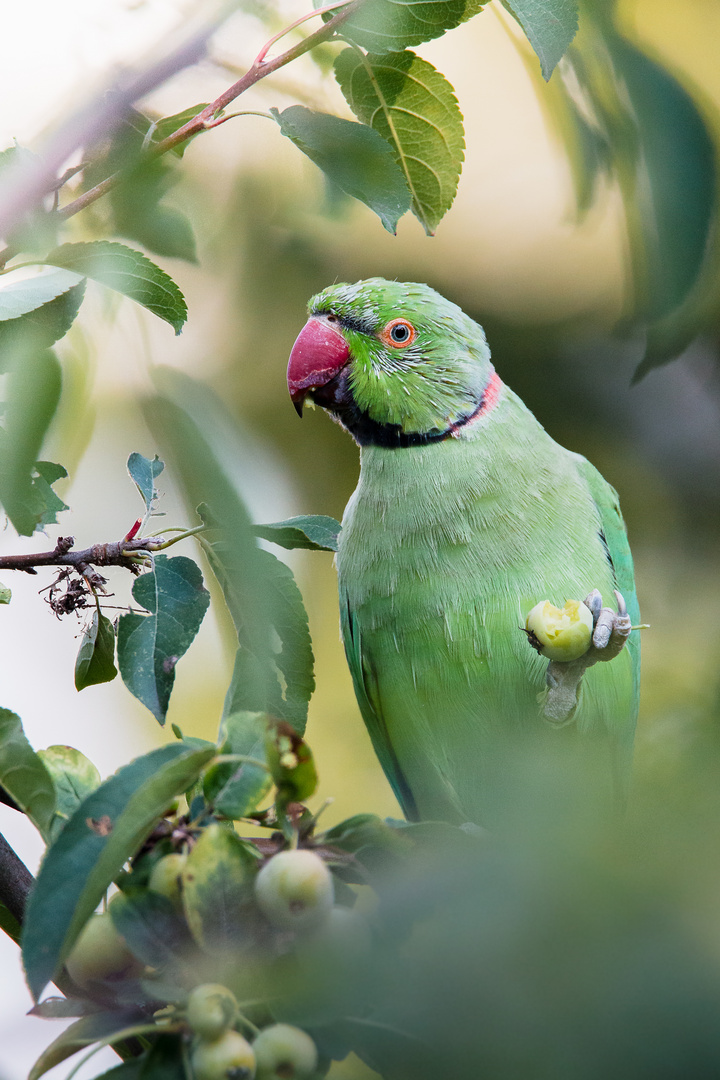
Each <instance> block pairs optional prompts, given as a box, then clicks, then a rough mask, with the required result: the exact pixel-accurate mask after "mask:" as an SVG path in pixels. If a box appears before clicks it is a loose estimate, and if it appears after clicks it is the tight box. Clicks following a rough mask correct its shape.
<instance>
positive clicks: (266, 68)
mask: <svg viewBox="0 0 720 1080" xmlns="http://www.w3.org/2000/svg"><path fill="white" fill-rule="evenodd" d="M362 3H363V0H353V3H351V4H348V6H347V7H346V8H345V9H344V10H343V11H340V12H338V14H337V15H334V16H333V18H332V19H329V20H328V22H326V23H325V24H324V25H323V26H321V27H320V29H319V30H316V31H315V32H314V33H313V34H310V35H308V37H306V38H304V39H303V40H302V41H301V42H299V43H298V44H297V45H293V47H292V48H291V49H287V50H286V51H285V52H284V53H280V54H279V55H278V56H276V57H275V58H274V59H272V60H264V59H263V60H259V61H258V60H255V61H254V62H253V64H252V65H251V67H250V68H249V69H248V71H247V72H246V73H245V74H244V75H243V76H242V78H240V79H238V80H237V82H234V83H233V84H232V86H229V87H228V88H227V90H224V91H223V93H222V94H220V96H219V97H217V98H215V100H214V101H212V102H211V103H210V104H209V105H207V106H206V107H205V108H204V109H202V110H201V111H200V112H199V113H197V114H196V115H195V116H193V117H192V119H190V120H188V122H187V123H186V124H183V126H182V127H180V128H178V129H177V131H173V132H172V134H171V135H168V136H166V138H164V139H161V140H160V142H157V143H154V144H153V145H152V146H151V147H149V148H148V151H147V153H148V157H160V156H161V155H162V154H166V153H167V152H168V151H169V150H174V149H175V147H176V146H180V145H181V144H182V143H184V142H187V141H188V139H191V138H193V137H194V136H195V135H199V134H200V132H201V131H207V130H209V129H210V128H212V127H215V126H217V115H218V113H220V112H222V110H223V109H225V108H227V106H228V105H229V104H230V102H231V101H235V99H236V98H238V97H240V95H241V94H244V93H245V91H246V90H249V89H250V87H251V86H254V85H255V83H257V82H259V81H260V80H261V79H264V78H265V77H266V76H268V75H271V74H272V73H273V72H274V71H278V70H279V69H280V68H282V67H285V65H286V64H289V63H290V62H291V61H292V60H296V59H297V58H298V57H299V56H302V55H303V54H304V53H306V52H309V51H310V49H313V48H314V47H315V46H316V45H320V44H321V43H322V42H324V41H329V40H330V38H332V37H334V36H335V32H336V30H337V29H338V27H340V26H341V25H342V24H343V23H344V22H346V20H347V19H349V18H350V16H351V15H352V14H354V12H355V11H356V10H357V8H358V7H359V6H360V5H361V4H362ZM318 13H319V12H317V11H315V12H313V13H312V14H313V15H317V14H318ZM284 32H285V31H283V33H284ZM281 36H282V34H281V35H276V38H277V37H281ZM276 38H275V39H276ZM275 39H273V40H275ZM259 55H260V56H263V50H261V52H260V54H259ZM123 175H124V174H123V173H122V172H117V173H113V175H112V176H108V177H106V178H105V180H101V181H100V183H99V184H96V185H95V187H93V188H90V190H89V191H85V192H83V194H82V195H79V196H78V197H77V199H73V201H72V202H70V203H68V204H67V206H64V207H63V208H62V209H61V210H59V211H58V214H59V216H60V217H61V218H63V219H67V218H70V217H73V216H74V215H75V214H77V213H79V212H80V210H84V209H85V207H86V206H90V205H91V204H92V203H94V202H96V201H97V200H98V199H100V198H102V196H103V195H106V194H107V192H108V191H111V190H112V188H114V187H115V186H116V185H117V184H118V183H120V181H121V180H122V179H123ZM3 255H4V253H1V252H0V266H1V265H3V263H4V261H5V262H6V261H7V258H5V259H4V260H3Z"/></svg>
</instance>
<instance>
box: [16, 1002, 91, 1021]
mask: <svg viewBox="0 0 720 1080" xmlns="http://www.w3.org/2000/svg"><path fill="white" fill-rule="evenodd" d="M99 1011H100V1010H99V1009H98V1007H97V1006H96V1005H94V1004H93V1002H91V1001H87V1000H86V999H85V998H66V997H49V998H45V1000H44V1001H39V1002H38V1003H37V1005H33V1007H32V1009H29V1010H28V1013H27V1015H28V1016H41V1017H42V1018H43V1019H44V1020H69V1019H71V1018H74V1017H76V1016H87V1015H88V1014H89V1013H96V1012H99Z"/></svg>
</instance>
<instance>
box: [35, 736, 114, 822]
mask: <svg viewBox="0 0 720 1080" xmlns="http://www.w3.org/2000/svg"><path fill="white" fill-rule="evenodd" d="M38 757H39V758H40V760H41V761H42V763H43V764H44V766H45V768H46V769H47V771H48V772H49V773H50V776H51V777H52V782H53V786H54V788H55V815H54V817H53V820H52V823H51V826H50V834H51V837H52V839H55V837H56V836H57V835H58V833H59V832H60V831H61V830H62V828H63V827H64V825H65V823H66V822H67V821H68V820H69V819H70V818H71V817H72V815H73V814H74V813H75V811H76V810H77V808H78V806H79V805H80V803H81V802H82V801H83V799H86V798H87V797H88V795H90V794H92V792H93V791H95V790H96V788H98V787H99V786H100V773H99V772H98V771H97V769H96V768H95V766H94V765H93V763H92V761H90V759H89V758H86V757H85V755H84V754H82V753H81V752H80V751H79V750H76V749H75V748H74V747H72V746H48V748H47V749H46V750H38Z"/></svg>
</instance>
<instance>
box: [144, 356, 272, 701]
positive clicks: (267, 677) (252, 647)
mask: <svg viewBox="0 0 720 1080" xmlns="http://www.w3.org/2000/svg"><path fill="white" fill-rule="evenodd" d="M155 380H156V384H157V385H158V387H159V388H160V390H161V391H162V393H161V395H160V396H158V397H156V398H154V399H152V400H151V401H149V402H148V404H147V407H146V417H147V421H148V424H149V425H150V427H151V429H152V430H154V431H157V432H158V433H159V436H160V439H161V441H162V442H163V443H164V444H165V445H166V446H167V447H168V450H169V452H170V454H171V457H172V459H173V462H174V475H176V476H178V477H179V478H180V482H181V484H182V486H183V489H184V493H185V497H186V501H187V503H188V505H189V506H191V507H195V506H197V505H198V504H199V503H203V504H204V506H205V511H204V513H203V520H205V521H207V522H209V525H210V528H209V529H208V531H207V532H206V533H203V534H201V535H200V537H199V539H200V540H201V543H202V545H203V549H204V551H205V552H206V554H207V558H208V561H209V563H210V567H211V569H212V571H213V573H214V574H215V576H216V578H217V579H218V582H219V584H220V587H221V589H222V592H223V596H224V598H225V602H226V604H227V606H228V610H229V612H230V615H231V617H232V620H233V623H234V624H235V628H236V630H237V634H238V642H239V646H240V649H241V650H242V651H243V657H244V662H245V663H244V667H245V674H246V696H245V699H244V701H243V703H242V705H239V706H238V709H240V708H245V709H248V710H250V711H253V712H260V711H263V710H265V709H266V708H267V701H268V697H269V695H270V693H271V691H273V690H274V686H275V684H276V683H277V677H276V673H275V665H274V662H273V657H272V653H271V649H270V618H269V612H268V602H267V596H266V588H265V580H264V573H263V568H264V563H263V562H262V559H261V554H260V551H259V549H258V546H257V543H256V541H255V538H254V536H253V534H252V525H251V523H250V519H249V517H248V513H247V510H246V508H245V505H244V503H243V501H242V498H241V496H240V494H239V491H238V473H239V471H240V469H241V466H242V456H241V455H242V453H243V451H244V447H243V446H242V443H240V441H239V440H238V438H237V434H236V430H235V428H236V423H235V421H234V420H233V418H232V417H231V416H229V415H228V413H227V411H226V410H225V409H224V407H223V406H222V404H221V403H220V401H219V400H218V399H217V397H216V396H215V395H214V394H213V393H212V391H210V390H209V389H208V388H207V387H206V386H203V385H202V384H200V383H198V382H196V381H195V380H193V379H190V378H188V377H187V376H183V375H181V374H180V373H179V372H177V371H171V370H169V369H166V368H161V369H159V370H156V372H155Z"/></svg>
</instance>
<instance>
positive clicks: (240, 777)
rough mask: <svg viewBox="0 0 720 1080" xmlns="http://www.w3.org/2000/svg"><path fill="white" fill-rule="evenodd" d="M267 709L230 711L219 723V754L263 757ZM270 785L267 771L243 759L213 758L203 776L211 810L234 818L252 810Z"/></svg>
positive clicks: (244, 815) (205, 793)
mask: <svg viewBox="0 0 720 1080" xmlns="http://www.w3.org/2000/svg"><path fill="white" fill-rule="evenodd" d="M267 720H268V718H267V713H253V712H234V713H230V715H229V716H226V717H224V719H223V721H222V723H221V725H220V738H221V740H222V743H221V751H220V753H221V754H243V755H244V756H245V757H253V758H257V759H258V760H260V761H264V760H265V734H266V731H267ZM271 787H272V779H271V777H270V773H269V772H268V771H267V770H266V769H261V768H259V767H258V766H256V765H250V764H248V763H247V762H238V761H228V762H223V761H222V760H220V761H217V762H214V763H213V764H212V765H211V766H210V767H209V768H208V769H207V770H206V772H205V775H204V777H203V794H204V795H205V798H206V799H207V801H208V803H209V804H210V806H211V807H212V809H213V812H214V813H216V814H220V815H222V816H223V817H227V818H231V819H233V820H238V819H239V818H242V817H246V816H247V815H248V814H251V813H252V812H253V810H256V809H257V807H258V805H259V803H260V802H261V801H262V799H264V797H265V796H266V795H267V793H268V791H269V790H270V788H271Z"/></svg>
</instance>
